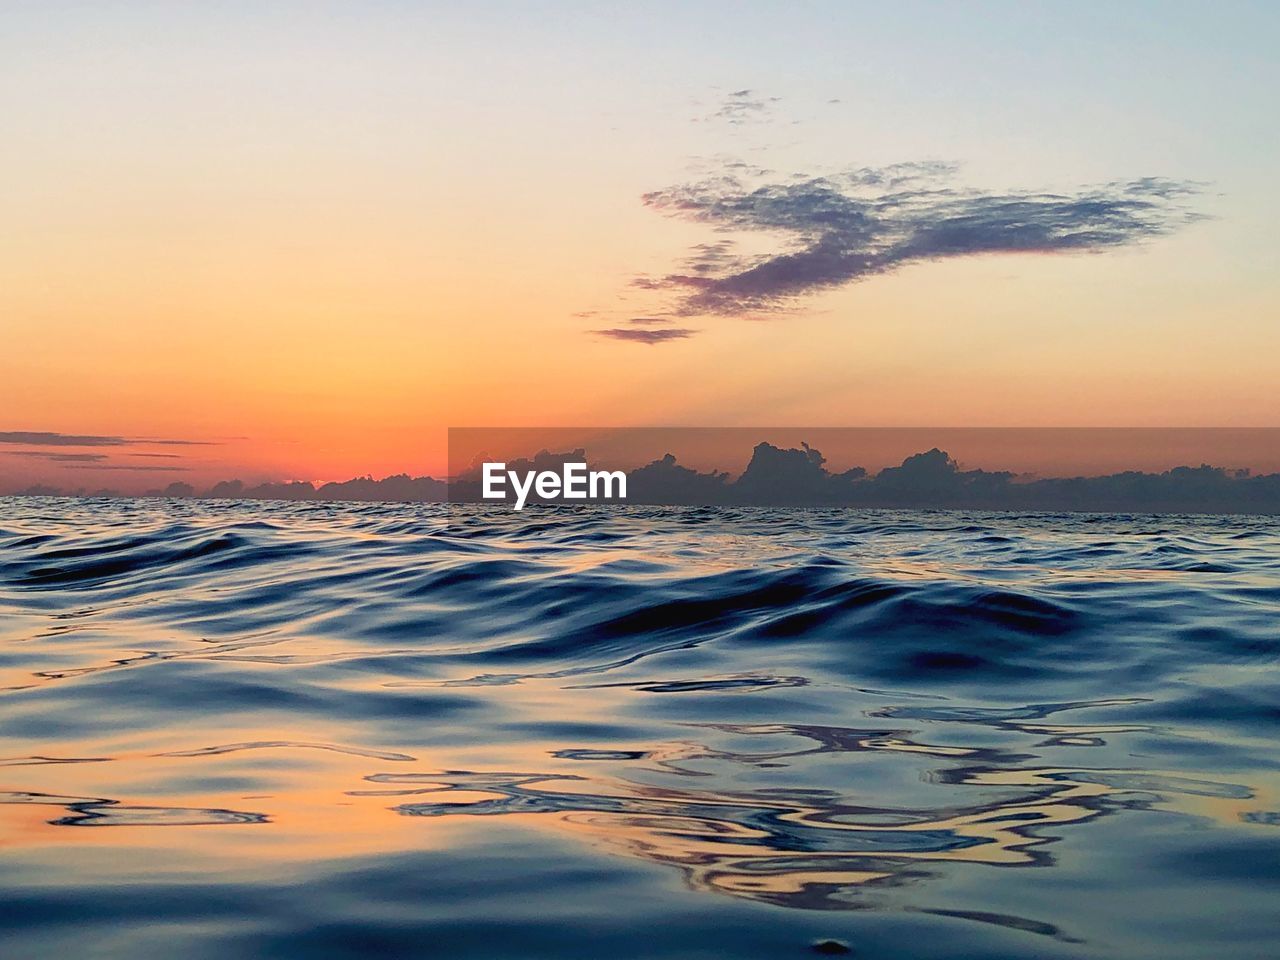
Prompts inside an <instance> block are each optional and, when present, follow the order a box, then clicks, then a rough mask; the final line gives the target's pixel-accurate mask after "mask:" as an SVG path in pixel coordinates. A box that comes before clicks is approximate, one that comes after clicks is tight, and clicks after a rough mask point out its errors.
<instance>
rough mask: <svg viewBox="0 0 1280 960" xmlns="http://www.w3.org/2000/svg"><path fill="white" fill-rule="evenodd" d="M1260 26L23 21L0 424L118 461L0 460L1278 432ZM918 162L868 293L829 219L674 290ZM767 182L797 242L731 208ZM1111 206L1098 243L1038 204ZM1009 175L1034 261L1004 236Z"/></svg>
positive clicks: (1027, 17)
mask: <svg viewBox="0 0 1280 960" xmlns="http://www.w3.org/2000/svg"><path fill="white" fill-rule="evenodd" d="M1278 43H1280V7H1277V6H1276V5H1274V4H1264V3H1257V4H1246V3H1227V4H1221V3H1218V4H1210V3H1203V4H1175V3H1150V4H1140V3H1127V4H1123V5H1117V4H1111V3H1096V4H1091V3H1070V4H1068V3H1063V4H1056V5H1047V4H1035V5H1028V4H1014V3H1008V4H971V5H960V4H943V3H937V4H921V3H905V4H892V5H889V4H871V3H848V2H839V3H803V4H786V5H784V4H763V3H741V2H735V3H698V4H686V3H681V4H675V3H671V4H659V3H645V4H622V3H618V4H605V3H600V4H587V3H575V4H568V3H563V4H562V3H550V2H540V3H537V4H526V3H510V4H497V3H480V4H450V5H445V4H430V3H392V2H385V3H372V2H367V3H350V4H322V3H309V4H297V5H294V4H284V3H277V4H260V3H243V4H240V3H211V4H168V3H153V4H146V3H122V2H114V3H113V2H94V3H83V4H66V3H54V2H38V3H34V2H33V3H21V2H19V3H13V2H11V3H6V4H4V5H3V6H0V124H2V125H3V140H4V144H5V146H4V149H3V150H0V253H2V254H3V255H2V256H0V330H2V332H3V339H2V341H0V344H2V346H0V432H4V431H8V432H10V433H14V432H19V431H21V432H25V433H30V432H35V431H42V432H50V433H59V434H72V435H78V436H80V437H81V438H82V439H85V440H91V439H92V438H93V437H99V438H107V439H112V438H115V439H119V440H121V441H129V442H125V443H115V442H112V443H107V444H102V443H97V444H93V443H86V444H81V445H67V444H65V443H57V444H54V445H50V444H49V443H47V442H34V443H20V442H16V441H11V442H6V443H3V444H0V451H3V455H2V456H0V477H9V478H19V479H23V480H30V481H32V482H34V481H35V480H42V481H45V482H53V483H57V484H59V485H62V486H79V485H85V486H90V487H96V486H113V487H117V488H128V487H130V486H138V485H142V486H157V485H163V483H165V482H168V481H170V480H179V479H190V480H193V482H194V481H203V480H205V479H210V478H216V477H225V476H240V477H244V478H246V479H255V478H258V479H265V478H305V479H334V478H345V477H348V476H352V475H357V474H363V473H372V474H373V475H375V476H381V475H385V474H388V473H394V472H400V471H408V472H412V473H422V472H437V473H438V472H441V471H443V469H444V462H445V428H446V427H447V426H450V425H454V426H480V425H504V426H519V425H554V424H580V425H591V424H618V425H625V424H655V423H661V424H689V425H735V424H753V423H764V424H813V425H880V426H885V425H948V426H980V425H981V426H1009V425H1018V426H1039V425H1059V426H1064V425H1065V426H1087V425H1105V426H1115V425H1132V426H1280V387H1277V381H1278V380H1280V325H1278V321H1280V270H1277V266H1278V265H1280V264H1278V261H1280V257H1277V253H1278V252H1280V243H1278V242H1277V240H1276V233H1277V229H1276V224H1277V223H1280V188H1277V185H1276V172H1277V169H1278V167H1277V158H1278V157H1280V128H1278V126H1277V124H1276V123H1275V122H1274V113H1275V105H1274V97H1275V91H1276V90H1277V89H1280V60H1278V59H1277V57H1276V55H1275V51H1276V49H1277V44H1278ZM923 163H928V164H933V165H934V167H937V165H940V164H951V165H955V166H954V168H948V170H949V172H946V173H945V175H942V176H940V177H933V178H925V180H923V181H920V182H918V183H916V184H915V185H914V186H911V187H908V189H913V190H916V191H917V196H916V199H915V200H913V203H915V204H916V205H917V206H916V207H913V208H912V209H913V210H915V211H916V212H914V213H912V214H911V217H912V219H910V221H909V222H907V223H906V225H905V227H904V226H902V225H901V224H899V226H898V227H895V228H894V229H895V230H897V229H901V230H905V231H906V237H907V241H908V242H907V243H906V244H905V245H904V244H903V243H901V242H900V241H902V236H900V235H899V234H898V233H894V234H893V237H892V238H891V239H893V240H894V242H895V243H897V244H898V245H897V246H896V247H895V248H894V249H895V250H901V249H907V248H908V247H909V248H910V250H912V251H915V252H914V253H912V254H911V255H910V256H907V255H900V254H897V253H895V254H893V255H892V256H890V257H888V258H887V259H886V258H885V257H884V256H882V253H881V248H880V247H876V250H875V257H874V258H873V259H874V262H875V265H874V266H873V267H869V268H867V270H866V271H865V272H862V273H857V274H856V275H850V274H849V267H848V265H849V263H851V262H852V261H851V259H850V258H851V257H852V258H857V257H859V256H861V255H862V253H863V252H864V251H863V250H862V249H861V248H857V249H854V250H852V252H851V251H850V249H849V244H850V243H851V242H852V241H851V240H850V239H849V238H850V232H849V228H848V227H847V224H846V226H845V227H841V228H840V229H841V230H842V231H843V232H842V233H840V235H839V239H840V242H841V244H843V248H842V253H841V257H843V259H841V260H838V262H837V263H836V264H835V266H834V273H832V272H827V273H824V274H823V276H822V277H821V283H820V284H813V285H810V286H805V285H804V284H800V285H799V286H796V285H795V284H794V283H793V284H792V285H791V286H789V287H785V288H777V287H771V288H769V290H768V291H766V292H767V294H768V296H766V298H765V299H764V300H760V299H759V298H757V299H756V300H754V301H751V302H748V301H747V300H744V299H742V298H741V297H739V296H737V295H736V294H735V295H734V296H733V297H730V298H729V299H728V300H726V299H725V298H724V297H721V298H720V299H718V300H716V301H715V304H716V306H715V309H707V303H708V301H707V300H706V299H705V298H704V299H703V300H699V299H698V298H697V297H696V295H694V294H693V293H691V292H690V291H691V290H696V288H692V287H688V286H687V285H686V286H684V287H681V286H680V284H679V283H674V284H673V283H669V282H666V281H665V280H664V278H670V277H680V276H689V275H692V274H691V273H690V269H691V264H690V262H689V256H690V251H691V250H695V248H697V246H698V245H700V244H702V245H706V244H716V243H718V242H721V241H724V240H733V241H737V242H738V246H737V247H736V248H735V250H736V251H737V253H738V255H739V256H742V257H745V258H746V259H745V261H738V262H737V266H736V267H735V266H733V265H729V266H726V265H725V264H723V263H719V262H714V261H711V260H707V258H705V257H704V258H703V259H704V261H705V262H704V263H703V267H704V269H706V270H709V271H713V270H716V269H718V270H720V271H721V273H722V274H723V275H726V276H730V277H731V279H730V280H721V281H719V282H720V283H721V287H722V288H723V289H729V288H731V287H732V288H733V289H738V287H733V286H732V285H733V283H734V282H735V281H733V280H732V275H733V274H734V273H735V271H736V272H738V273H741V272H742V271H743V270H745V269H746V268H745V267H743V266H742V264H743V263H746V264H747V265H750V264H759V263H762V262H765V261H769V259H770V258H771V257H776V256H778V255H779V254H784V255H785V254H789V253H794V252H796V251H797V250H802V249H803V248H804V247H805V245H806V243H807V242H808V241H809V240H812V236H811V235H809V234H806V233H805V231H806V230H810V231H811V230H816V229H818V227H817V226H815V224H818V222H819V221H818V220H815V219H813V218H815V217H818V218H820V217H821V216H822V215H823V209H825V208H823V209H819V208H818V207H815V206H814V205H813V204H812V203H811V202H810V201H811V200H812V196H811V195H810V194H803V195H800V196H797V195H796V194H794V193H793V192H789V191H793V188H795V187H796V185H797V184H800V185H805V184H808V185H813V184H815V183H816V184H823V183H832V182H838V183H845V182H846V181H844V180H840V179H839V178H840V177H843V176H846V175H847V173H848V172H849V171H852V170H864V171H865V170H871V171H882V170H883V169H884V168H887V167H889V166H890V165H894V164H923ZM755 168H759V169H760V170H763V171H768V172H764V173H754V172H751V171H753V170H754V169H755ZM899 169H902V168H899ZM929 169H933V168H929ZM744 171H745V172H744ZM730 175H733V176H739V177H740V178H744V177H745V178H746V179H745V180H742V181H741V182H740V185H739V186H740V189H738V190H737V192H736V193H735V191H734V190H733V189H730V188H725V187H723V184H724V183H725V181H724V180H723V179H722V178H724V177H726V176H730ZM875 176H880V174H875ZM833 178H834V179H833ZM1147 178H1160V179H1159V181H1158V182H1159V183H1162V184H1167V185H1173V186H1176V188H1177V189H1176V190H1173V189H1172V188H1167V189H1166V188H1162V189H1160V190H1157V192H1156V193H1155V194H1152V193H1142V194H1133V193H1126V192H1125V191H1126V190H1128V189H1130V188H1128V187H1123V186H1115V185H1116V184H1122V185H1123V184H1132V183H1134V182H1154V181H1147ZM865 179H866V178H865V177H864V180H865ZM717 184H719V185H720V186H717ZM760 187H763V188H764V189H765V190H766V191H769V190H772V191H774V193H773V194H770V196H772V197H774V199H775V200H777V199H778V197H782V199H785V200H786V204H784V207H785V208H784V209H782V212H781V216H784V217H785V218H786V221H785V223H786V226H787V229H782V230H778V229H766V228H769V227H775V228H776V227H777V226H778V221H777V219H776V218H775V219H773V220H768V222H764V221H762V220H761V219H760V214H759V211H758V210H755V209H754V208H753V210H752V211H751V212H750V213H749V215H744V216H737V215H734V216H733V217H729V218H728V219H726V216H725V215H724V211H725V210H726V209H728V208H727V206H726V204H732V203H735V202H737V201H736V200H735V198H739V199H740V198H741V197H742V196H745V195H748V194H749V193H750V191H751V190H755V189H757V188H760ZM864 188H865V189H864ZM842 189H843V188H842ZM858 189H860V190H862V191H863V192H862V194H857V191H851V192H850V195H854V194H857V195H859V196H864V197H865V196H866V195H868V194H867V191H868V190H869V191H870V194H869V195H870V196H872V197H873V198H874V197H880V198H883V197H884V196H885V194H886V191H887V190H888V188H887V187H875V186H872V187H867V185H866V183H863V185H862V187H859V188H858ZM691 190H692V191H694V192H695V193H697V194H698V195H699V196H701V197H702V198H703V199H704V200H706V202H707V203H708V204H710V206H704V207H702V208H698V209H694V208H692V207H690V206H689V204H688V203H687V200H688V197H689V196H690V195H691V194H690V191H691ZM779 191H782V192H781V193H779ZM938 191H950V192H949V193H946V194H941V193H938ZM784 194H785V195H784ZM1175 194H1176V195H1175ZM934 195H945V196H953V197H959V198H961V199H962V201H963V202H964V203H966V204H968V205H969V206H967V207H966V211H968V212H967V213H966V217H967V218H968V220H967V221H966V222H969V221H972V220H974V219H975V218H976V219H977V220H978V221H980V222H978V224H977V226H976V227H974V231H972V235H970V234H966V237H965V240H964V242H963V243H962V244H961V245H959V246H955V245H954V244H953V245H951V246H940V245H939V244H940V243H941V242H942V241H940V240H939V237H940V236H941V234H940V233H939V231H937V230H935V229H934V227H935V226H936V223H935V221H936V220H937V218H939V217H943V216H951V215H953V214H954V210H952V209H951V208H945V209H943V208H940V207H937V206H931V205H930V204H931V203H932V201H928V202H925V201H924V200H921V199H920V198H921V197H926V196H934ZM1132 196H1141V197H1142V198H1144V199H1143V202H1144V203H1145V202H1148V201H1149V202H1150V203H1152V204H1153V206H1152V207H1151V213H1150V217H1149V218H1148V219H1147V220H1144V222H1143V223H1142V224H1140V225H1137V226H1134V225H1132V224H1129V225H1124V224H1121V225H1120V226H1119V227H1116V232H1114V233H1113V234H1111V235H1108V237H1107V238H1105V242H1102V241H1098V242H1095V241H1094V239H1092V238H1096V237H1097V233H1096V231H1095V230H1094V229H1093V228H1094V227H1096V226H1097V224H1096V223H1086V224H1083V225H1078V224H1076V223H1075V222H1074V221H1073V222H1071V223H1064V221H1063V220H1062V217H1063V216H1072V217H1074V216H1076V213H1075V212H1074V211H1076V209H1077V208H1076V207H1071V209H1070V210H1069V211H1067V212H1066V213H1064V212H1063V211H1062V210H1061V209H1059V208H1057V207H1053V208H1050V207H1047V206H1045V205H1046V204H1049V203H1051V202H1052V203H1059V202H1068V203H1069V202H1071V201H1073V200H1080V201H1081V202H1087V203H1089V204H1092V203H1093V202H1094V201H1095V200H1097V199H1098V198H1100V197H1101V198H1103V199H1105V200H1107V201H1108V202H1110V200H1111V199H1114V198H1120V199H1121V200H1125V198H1130V197H1132ZM646 197H647V198H648V202H645V198H646ZM708 197H709V199H708ZM1009 197H1017V198H1022V199H1023V200H1026V202H1028V203H1033V204H1038V205H1040V206H1039V207H1037V208H1036V209H1037V210H1040V209H1043V210H1047V211H1048V212H1047V213H1045V214H1043V216H1047V217H1049V218H1050V220H1051V221H1052V222H1050V223H1049V225H1048V227H1047V230H1048V234H1049V235H1051V236H1050V237H1049V240H1047V241H1042V240H1036V239H1035V238H1033V240H1032V242H1029V243H1028V244H1026V245H1025V249H1023V250H1022V251H1021V252H1020V253H1017V252H998V251H996V250H995V249H994V248H996V247H1002V246H1004V245H1005V244H1006V242H1007V240H1008V239H1009V238H1010V237H1011V236H1012V234H1011V232H1010V231H1011V228H1010V226H1009V225H1008V224H1007V223H1004V224H996V225H994V226H993V225H992V224H991V222H990V220H989V209H990V207H991V204H992V202H993V201H992V198H996V200H999V199H1000V198H1004V199H1006V200H1007V199H1008V198H1009ZM682 198H683V199H682ZM1028 198H1029V199H1028ZM1052 198H1059V199H1058V200H1053V199H1052ZM1062 198H1066V200H1062ZM778 202H779V203H781V200H779V201H778ZM948 202H950V201H948ZM1125 202H1128V201H1127V200H1126V201H1125ZM682 204H683V205H682ZM921 205H923V206H921ZM771 209H772V208H771ZM1144 209H1145V208H1144ZM974 211H976V213H975V212H974ZM1035 216H1041V214H1039V213H1037V214H1035ZM1143 216H1144V217H1145V216H1147V214H1144V215H1143ZM752 217H754V218H755V219H751V218H752ZM984 217H987V218H988V219H983V218H984ZM806 218H807V219H806ZM1152 218H1153V219H1152ZM1038 222H1039V221H1037V223H1038ZM1109 222H1110V221H1109ZM1037 229H1038V227H1037ZM984 231H985V232H984ZM992 231H994V233H993V232H992ZM1071 231H1075V232H1071ZM877 236H879V235H877ZM1021 237H1022V234H1019V238H1021ZM975 238H976V240H975ZM1082 238H1083V239H1082ZM869 242H874V243H877V244H882V243H883V242H885V241H884V240H883V238H880V239H874V240H873V241H869ZM948 242H949V241H948ZM1021 243H1022V240H1021V239H1018V241H1017V242H1016V243H1014V244H1012V246H1013V247H1017V246H1018V245H1019V244H1021ZM714 249H719V248H708V247H703V250H704V251H706V250H714ZM868 249H869V248H868ZM694 265H695V266H696V264H694ZM791 266H794V264H793V263H792V261H790V260H788V261H785V262H780V263H779V264H778V267H779V269H783V268H790V267H791ZM826 266H831V265H830V264H826ZM805 269H808V267H806V268H805ZM726 271H727V273H726ZM841 271H844V272H841ZM637 278H639V279H640V280H641V285H637V283H636V280H637ZM841 278H843V279H841ZM704 279H705V278H704ZM788 282H790V281H788ZM806 282H807V281H806ZM655 286H656V287H658V288H659V289H652V287H655ZM739 286H740V285H739ZM717 289H721V288H717ZM779 289H781V290H782V293H780V294H778V295H776V296H775V293H777V291H778V290H779ZM637 318H639V319H644V320H654V321H657V322H653V323H634V322H632V321H634V320H635V319H637ZM601 330H623V331H626V332H625V333H624V334H622V335H621V336H623V337H636V336H640V337H649V338H650V339H653V337H652V334H653V333H654V332H659V331H667V333H661V332H659V333H658V336H659V337H662V336H666V337H668V339H666V340H663V341H661V342H657V343H645V342H641V341H638V340H635V339H617V336H618V335H613V336H610V335H604V334H601V333H600V332H599V331H601ZM636 331H641V332H639V333H637V332H636ZM681 331H686V332H687V333H686V334H685V335H677V334H678V332H681ZM19 439H22V437H21V436H20V437H19ZM26 439H27V440H31V439H32V438H31V437H29V436H28V437H26ZM37 439H38V438H37ZM139 440H142V441H147V442H145V443H136V442H134V441H139ZM161 440H168V441H179V440H180V441H201V442H200V443H199V444H190V443H183V444H178V443H168V444H160V443H157V442H156V441H161ZM55 454H56V455H59V456H61V457H62V459H50V457H51V456H53V455H55ZM67 456H76V457H80V459H75V460H68V459H65V458H66V457H67ZM94 457H97V458H98V459H92V458H94ZM108 467H109V468H111V469H104V468H108ZM139 467H145V468H146V469H143V470H139V469H137V468H139ZM178 468H185V469H178Z"/></svg>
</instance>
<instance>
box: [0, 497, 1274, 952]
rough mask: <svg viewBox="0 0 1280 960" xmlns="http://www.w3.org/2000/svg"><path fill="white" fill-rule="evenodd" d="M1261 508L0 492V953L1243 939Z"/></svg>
mask: <svg viewBox="0 0 1280 960" xmlns="http://www.w3.org/2000/svg"><path fill="white" fill-rule="evenodd" d="M1278 738H1280V519H1277V518H1260V517H1248V516H1215V517H1205V516H1144V515H1123V516H1117V515H1094V514H1010V513H979V512H974V513H963V512H943V511H938V512H927V511H925V512H922V511H874V510H843V509H841V510H805V509H786V510H770V509H725V508H646V507H639V506H622V505H600V506H581V507H568V506H530V507H527V508H526V509H525V510H524V511H522V512H520V513H515V512H513V511H511V510H510V509H509V508H507V507H505V506H480V505H472V506H462V505H455V506H443V505H430V504H355V503H327V502H308V503H283V502H252V503H250V502H235V501H214V500H160V499H151V500H146V499H138V500H105V499H103V500H93V499H42V498H36V497H29V498H10V499H3V500H0V956H3V957H5V958H7V960H18V958H51V957H75V958H81V957H93V958H130V960H138V958H157V960H161V958H163V960H170V958H182V960H204V958H211V960H212V958H217V960H223V958H281V960H310V958H344V960H345V958H371V957H377V958H399V957H458V958H525V957H529V958H584V960H596V958H629V957H636V958H641V957H643V958H676V957H679V958H788V957H794V958H803V957H807V956H816V955H848V956H855V957H859V958H894V960H906V958H960V957H967V958H984V960H986V958H1002V957H1017V958H1024V957H1035V958H1057V957H1061V958H1067V957H1080V958H1112V957H1114V958H1160V960H1174V958H1188V960H1192V958H1194V960H1205V958H1213V960H1228V958H1250V960H1257V958H1263V957H1270V956H1275V955H1277V953H1276V951H1277V949H1280V948H1278V947H1277V944H1280V740H1278Z"/></svg>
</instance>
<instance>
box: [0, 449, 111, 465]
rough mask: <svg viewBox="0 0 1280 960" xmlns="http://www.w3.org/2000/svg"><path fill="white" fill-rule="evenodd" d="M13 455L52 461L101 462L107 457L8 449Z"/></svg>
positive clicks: (94, 454) (7, 452) (9, 453)
mask: <svg viewBox="0 0 1280 960" xmlns="http://www.w3.org/2000/svg"><path fill="white" fill-rule="evenodd" d="M5 453H6V454H8V455H9V456H11V457H29V458H31V459H33V460H48V461H50V462H52V463H99V462H100V461H103V460H105V459H107V455H106V454H105V453H46V452H45V451H43V450H6V451H5Z"/></svg>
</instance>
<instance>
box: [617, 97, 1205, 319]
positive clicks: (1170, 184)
mask: <svg viewBox="0 0 1280 960" xmlns="http://www.w3.org/2000/svg"><path fill="white" fill-rule="evenodd" d="M740 92H742V91H740ZM735 96H736V94H735ZM956 170H957V168H956V165H954V164H950V163H943V162H937V161H926V162H915V163H900V164H894V165H891V166H887V167H863V168H859V169H854V170H849V171H847V172H845V173H841V174H835V175H830V176H804V175H797V176H794V177H791V178H789V179H785V180H776V179H774V180H768V179H763V180H758V181H754V180H744V179H742V178H740V177H739V176H738V175H737V174H736V173H731V172H730V173H723V174H721V175H717V176H711V177H708V178H706V179H702V180H699V181H695V182H691V183H685V184H679V185H676V186H672V187H668V188H667V189H664V190H655V191H653V192H651V193H647V194H645V195H644V197H643V200H644V203H645V204H646V205H647V206H648V207H650V208H651V209H653V210H655V211H657V212H659V213H662V214H664V215H666V216H669V217H674V218H678V219H682V220H687V221H692V222H695V223H700V224H705V225H706V226H708V227H709V228H711V229H712V230H714V231H716V232H718V233H743V234H748V233H751V234H765V235H769V236H774V237H777V238H778V239H779V246H780V249H778V250H776V251H775V252H771V253H765V254H759V255H754V256H740V255H737V254H735V253H734V249H735V248H734V247H733V246H732V244H731V242H730V241H728V240H718V241H714V242H707V243H700V244H698V245H696V246H694V247H692V248H690V251H689V253H688V255H687V257H686V258H685V259H684V260H683V261H682V262H681V263H680V264H679V266H678V267H677V268H676V270H675V271H673V272H672V273H669V274H667V275H666V276H664V277H661V278H652V277H643V278H639V279H637V280H635V281H633V285H634V286H637V287H640V288H642V289H646V290H651V291H666V292H668V293H672V294H674V295H675V297H676V303H675V306H674V309H673V312H674V313H676V314H677V315H679V316H699V315H710V314H720V315H732V314H742V313H768V312H774V311H777V310H780V309H785V308H786V307H788V306H790V305H792V304H793V302H794V301H795V300H796V299H797V298H800V297H804V296H807V295H809V294H812V293H815V292H818V291H822V290H830V289H835V288H838V287H843V286H846V285H848V284H851V283H856V282H858V281H860V280H866V279H868V278H870V277H874V276H879V275H882V274H886V273H890V272H892V271H894V270H897V269H898V268H900V267H903V266H906V265H908V264H915V263H922V262H926V261H931V260H942V259H948V258H953V257H968V256H980V255H984V254H1005V253H1023V254H1028V253H1030V254H1051V253H1069V252H1100V251H1105V250H1110V249H1115V248H1118V247H1124V246H1131V245H1134V244H1139V243H1141V242H1143V241H1145V240H1149V239H1152V238H1155V237H1160V236H1163V235H1165V234H1168V233H1171V232H1172V231H1174V230H1175V229H1177V228H1178V227H1180V226H1182V225H1184V224H1187V223H1190V222H1193V221H1195V220H1198V219H1203V218H1202V217H1201V216H1200V215H1198V214H1196V213H1195V212H1193V211H1191V210H1190V209H1188V207H1187V206H1186V201H1187V199H1188V198H1190V197H1193V196H1195V195H1196V194H1197V193H1198V192H1199V185H1198V184H1194V183H1189V182H1185V181H1175V180H1166V179H1161V178H1155V177H1145V178H1142V179H1138V180H1130V181H1113V182H1111V183H1106V184H1102V185H1100V186H1095V187H1083V188H1079V189H1076V190H1074V191H1070V192H1067V193H1059V192H1051V191H1010V192H1004V193H998V192H985V191H979V190H971V189H965V188H962V187H958V186H956V185H955V183H954V177H955V174H956Z"/></svg>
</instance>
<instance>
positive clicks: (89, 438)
mask: <svg viewBox="0 0 1280 960" xmlns="http://www.w3.org/2000/svg"><path fill="white" fill-rule="evenodd" d="M0 443H13V444H21V445H22V446H26V447H125V446H129V445H131V444H140V445H159V446H181V447H205V446H211V445H214V444H215V443H216V441H213V440H168V439H157V438H154V437H113V436H99V435H95V434H79V433H53V432H50V431H47V430H0Z"/></svg>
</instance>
